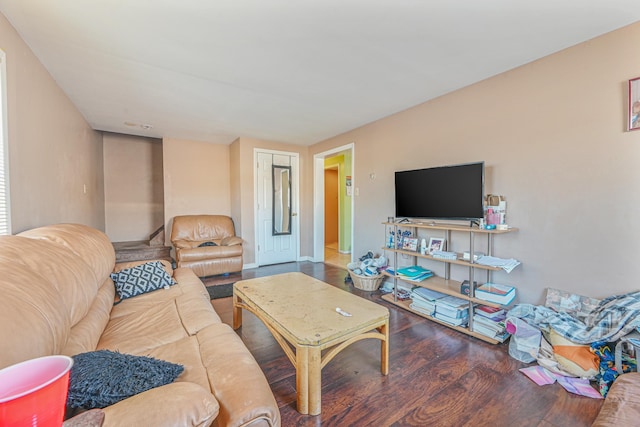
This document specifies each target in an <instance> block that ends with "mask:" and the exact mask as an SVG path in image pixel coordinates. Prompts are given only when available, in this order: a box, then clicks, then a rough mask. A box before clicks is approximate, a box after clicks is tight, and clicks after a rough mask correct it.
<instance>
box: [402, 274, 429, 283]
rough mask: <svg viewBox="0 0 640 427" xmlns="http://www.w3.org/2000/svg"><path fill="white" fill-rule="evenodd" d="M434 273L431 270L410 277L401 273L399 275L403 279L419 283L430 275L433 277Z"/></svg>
mask: <svg viewBox="0 0 640 427" xmlns="http://www.w3.org/2000/svg"><path fill="white" fill-rule="evenodd" d="M432 276H433V273H432V272H431V271H426V272H424V273H422V274H418V275H417V276H414V277H408V276H404V275H402V274H400V275H399V276H398V277H400V278H401V279H402V280H407V281H409V282H414V283H419V282H422V281H423V280H426V279H428V278H429V277H432Z"/></svg>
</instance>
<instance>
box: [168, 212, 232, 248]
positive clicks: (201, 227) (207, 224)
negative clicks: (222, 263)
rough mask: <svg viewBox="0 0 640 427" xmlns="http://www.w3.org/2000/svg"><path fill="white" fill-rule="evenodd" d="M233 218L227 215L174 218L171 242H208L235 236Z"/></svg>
mask: <svg viewBox="0 0 640 427" xmlns="http://www.w3.org/2000/svg"><path fill="white" fill-rule="evenodd" d="M235 234H236V231H235V227H234V225H233V220H232V219H231V217H228V216H226V215H182V216H176V217H174V218H173V225H172V227H171V241H172V242H175V241H178V240H188V241H192V242H200V243H201V242H207V241H213V240H221V239H223V238H225V237H230V236H235Z"/></svg>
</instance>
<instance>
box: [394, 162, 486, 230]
mask: <svg viewBox="0 0 640 427" xmlns="http://www.w3.org/2000/svg"><path fill="white" fill-rule="evenodd" d="M395 188H396V217H397V218H429V219H455V220H470V221H473V220H477V219H480V218H482V217H483V216H484V215H483V214H484V211H483V199H484V162H476V163H467V164H461V165H451V166H440V167H433V168H426V169H416V170H408V171H398V172H396V177H395Z"/></svg>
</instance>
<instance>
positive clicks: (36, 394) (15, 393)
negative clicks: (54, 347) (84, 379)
mask: <svg viewBox="0 0 640 427" xmlns="http://www.w3.org/2000/svg"><path fill="white" fill-rule="evenodd" d="M71 366H73V359H71V358H70V357H67V356H45V357H40V358H37V359H31V360H27V361H25V362H21V363H17V364H15V365H12V366H9V367H7V368H4V369H2V370H0V426H3V427H5V426H6V427H8V426H32V427H33V426H38V427H44V426H46V427H49V426H56V427H58V426H61V425H62V422H63V420H64V412H65V406H66V403H67V393H68V391H69V371H70V370H71Z"/></svg>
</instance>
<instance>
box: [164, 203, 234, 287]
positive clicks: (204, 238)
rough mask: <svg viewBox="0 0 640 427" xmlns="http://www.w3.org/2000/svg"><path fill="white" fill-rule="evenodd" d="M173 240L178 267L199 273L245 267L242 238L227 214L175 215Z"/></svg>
mask: <svg viewBox="0 0 640 427" xmlns="http://www.w3.org/2000/svg"><path fill="white" fill-rule="evenodd" d="M171 243H172V244H173V246H174V248H175V251H176V262H177V264H178V267H188V268H191V269H192V270H193V271H194V272H195V273H196V275H197V276H198V277H205V276H213V275H216V274H224V273H233V272H237V271H242V239H241V238H240V237H238V236H236V232H235V227H234V225H233V220H232V219H231V218H230V217H228V216H226V215H181V216H176V217H175V218H173V226H172V227H171Z"/></svg>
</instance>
